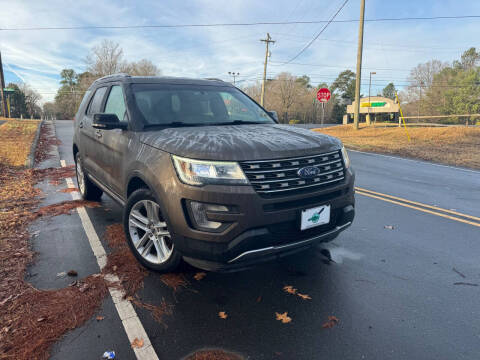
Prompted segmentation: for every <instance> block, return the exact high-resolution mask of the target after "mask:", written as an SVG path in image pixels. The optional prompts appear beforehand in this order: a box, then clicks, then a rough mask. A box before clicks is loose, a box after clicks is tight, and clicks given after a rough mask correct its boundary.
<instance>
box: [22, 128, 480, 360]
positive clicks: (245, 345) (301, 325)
mask: <svg viewBox="0 0 480 360" xmlns="http://www.w3.org/2000/svg"><path fill="white" fill-rule="evenodd" d="M56 130H57V136H58V137H59V139H60V140H61V142H62V144H61V145H60V146H59V156H60V159H64V160H66V162H67V164H73V159H72V154H71V141H72V135H73V128H72V122H70V121H57V122H56ZM350 156H351V160H352V164H353V166H354V168H355V170H356V174H357V186H358V187H359V188H362V189H365V190H362V191H359V193H358V194H357V196H356V199H357V204H356V219H355V222H354V224H353V225H352V226H351V227H350V228H349V229H348V230H347V231H345V232H344V233H342V234H341V235H340V236H339V238H337V239H336V240H335V241H334V242H333V243H330V244H327V245H325V246H323V247H321V248H318V249H317V250H315V251H311V252H308V253H301V254H298V255H296V256H294V257H291V258H288V259H285V260H283V261H282V262H279V263H271V264H266V265H262V266H259V267H257V268H255V269H252V270H248V271H244V272H239V273H231V274H217V273H208V274H207V276H206V277H205V278H204V279H203V280H201V281H196V280H194V279H193V278H192V275H193V274H194V273H195V270H194V269H189V268H187V269H186V275H185V276H186V278H187V279H189V281H190V284H189V286H188V287H187V288H186V289H182V290H180V291H177V292H176V293H174V292H173V291H172V290H171V289H170V288H169V287H167V286H165V285H164V284H163V283H162V282H161V281H160V278H159V275H158V274H155V273H150V274H149V276H148V277H147V278H146V280H145V285H144V288H143V289H142V290H141V291H140V292H139V296H140V297H141V298H142V299H143V300H144V301H145V302H150V303H154V304H159V302H160V301H161V300H162V299H164V300H165V301H166V302H167V303H169V304H171V305H172V306H173V314H172V315H170V316H167V317H165V320H164V322H165V324H164V325H161V324H159V323H157V322H156V321H154V320H153V318H152V316H151V314H150V313H149V312H147V311H145V310H142V309H136V310H137V313H138V316H139V318H140V320H141V322H142V324H143V327H144V328H145V330H146V332H147V334H148V336H149V338H150V340H151V342H152V344H153V348H154V350H155V352H156V353H157V355H158V357H159V358H160V359H181V358H182V357H184V356H186V355H187V354H189V353H191V352H193V351H195V350H198V349H201V348H223V349H227V350H230V351H234V352H237V353H239V354H241V355H242V356H244V357H245V358H248V359H382V360H383V359H436V360H438V359H475V358H479V356H480V301H479V300H478V299H479V296H480V286H475V285H480V262H479V254H480V231H479V230H480V227H478V226H475V225H474V224H470V223H468V222H469V221H470V222H472V223H475V222H476V223H480V222H479V221H477V220H474V219H472V218H467V217H465V216H462V215H461V214H469V215H473V216H477V217H480V172H475V171H470V170H465V169H459V168H452V167H446V166H439V165H434V164H429V163H425V162H419V161H412V160H406V159H400V158H393V157H385V156H380V155H372V154H364V153H359V152H350ZM57 166H58V165H57ZM366 190H370V191H375V192H376V193H381V194H387V195H391V196H395V197H398V198H401V199H407V200H410V201H415V202H418V203H421V204H425V205H429V206H437V207H440V208H443V209H445V210H449V211H450V212H449V213H447V212H445V211H444V210H435V209H433V208H429V207H425V206H423V205H415V206H413V205H412V203H408V202H405V201H404V200H395V202H392V201H386V200H392V199H393V198H387V197H385V196H384V195H378V194H375V193H370V192H367V191H366ZM102 205H103V206H102V207H100V208H93V209H87V213H88V215H89V216H90V218H91V220H92V222H93V224H94V228H95V230H96V232H97V233H98V235H99V237H100V238H101V237H102V235H103V233H104V231H105V227H106V226H107V225H109V224H114V223H119V222H121V211H122V210H121V208H120V207H119V206H118V205H116V204H115V203H114V202H113V201H112V200H110V199H109V198H107V197H106V196H104V197H103V198H102ZM429 211H430V212H429ZM453 212H457V213H461V214H460V215H455V214H453ZM438 214H443V215H444V216H440V215H438ZM447 216H448V217H447ZM63 217H65V216H62V217H57V218H53V219H51V220H49V226H50V227H52V228H54V229H64V230H65V231H52V232H50V235H49V236H50V241H49V242H48V243H49V245H48V247H47V248H45V249H44V247H45V246H47V245H45V244H44V243H43V242H39V241H35V243H34V244H35V249H36V251H39V252H40V254H41V255H40V256H41V259H42V261H41V262H40V265H35V266H33V267H32V268H31V269H30V272H37V273H39V275H38V279H37V280H35V286H38V287H40V288H51V287H56V286H58V287H62V286H64V284H63V283H62V281H63V280H62V279H60V280H55V279H54V280H52V276H51V275H50V277H49V278H48V277H47V276H42V273H49V274H56V273H58V272H61V271H65V266H67V265H65V264H64V262H63V263H62V261H58V258H59V257H62V256H66V257H67V258H68V259H71V261H74V263H75V264H76V266H80V267H82V268H80V269H79V270H80V271H79V273H81V276H85V275H88V274H90V273H95V272H98V266H97V265H96V263H95V258H94V255H93V253H92V252H91V251H89V249H90V247H89V244H88V241H86V239H85V234H84V233H83V232H82V228H81V225H80V220H79V218H78V216H77V215H71V216H70V219H71V220H70V221H72V222H76V223H75V224H71V223H65V220H64V218H63ZM458 219H460V220H462V221H463V222H462V221H460V220H458ZM67 229H70V231H69V232H68V231H66V230H67ZM55 244H56V245H55ZM42 249H44V250H45V251H43V250H42ZM325 249H327V250H329V252H330V255H331V258H332V259H333V260H334V261H333V262H331V261H328V260H327V258H326V257H325V253H326V252H325V251H324V250H325ZM72 253H73V254H72ZM82 264H83V265H82ZM453 269H455V270H456V271H455V270H453ZM457 271H458V272H457ZM460 274H461V275H460ZM462 275H463V276H462ZM468 284H469V285H468ZM285 285H291V286H293V287H294V288H296V289H298V291H299V292H301V293H303V294H308V295H309V296H310V297H311V300H302V299H301V298H299V297H298V296H294V295H290V294H287V293H286V292H284V291H283V290H282V288H283V287H284V286H285ZM219 311H225V312H226V313H227V314H228V318H227V319H225V320H223V319H220V318H219V317H218V312H219ZM275 312H278V313H284V312H288V316H290V317H291V319H292V321H291V322H290V323H288V324H282V323H281V322H280V321H277V320H276V319H275ZM100 313H101V314H103V315H105V316H106V320H108V321H103V322H96V321H94V320H91V321H89V323H88V324H87V325H86V326H84V327H83V328H80V329H76V330H74V331H73V332H71V333H69V334H67V335H66V336H65V338H64V339H62V341H60V342H59V343H58V344H57V345H56V346H55V348H54V351H53V358H55V359H65V358H68V359H86V358H99V357H100V356H101V354H103V351H105V350H107V349H113V350H116V351H117V359H131V358H132V359H133V358H135V357H134V353H133V352H132V350H131V349H130V347H129V344H128V340H127V338H126V336H125V332H124V331H123V328H122V325H121V322H120V319H119V318H118V315H117V313H116V312H115V308H114V307H113V304H112V302H111V299H107V300H106V301H105V303H104V305H103V308H102V310H101V311H100ZM328 316H335V317H337V318H338V319H339V322H338V324H337V325H336V326H334V327H333V328H323V327H322V325H323V324H324V323H325V322H326V321H327V320H328Z"/></svg>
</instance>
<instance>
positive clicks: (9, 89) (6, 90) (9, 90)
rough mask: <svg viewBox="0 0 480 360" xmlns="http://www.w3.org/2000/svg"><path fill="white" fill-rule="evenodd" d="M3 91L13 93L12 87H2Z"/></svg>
mask: <svg viewBox="0 0 480 360" xmlns="http://www.w3.org/2000/svg"><path fill="white" fill-rule="evenodd" d="M3 92H5V93H14V92H15V89H12V88H3Z"/></svg>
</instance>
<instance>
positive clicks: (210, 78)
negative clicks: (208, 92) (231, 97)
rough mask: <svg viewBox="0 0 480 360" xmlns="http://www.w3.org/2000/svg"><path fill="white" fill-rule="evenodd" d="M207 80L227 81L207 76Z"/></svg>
mask: <svg viewBox="0 0 480 360" xmlns="http://www.w3.org/2000/svg"><path fill="white" fill-rule="evenodd" d="M205 80H213V81H221V82H225V81H223V80H222V79H218V78H205Z"/></svg>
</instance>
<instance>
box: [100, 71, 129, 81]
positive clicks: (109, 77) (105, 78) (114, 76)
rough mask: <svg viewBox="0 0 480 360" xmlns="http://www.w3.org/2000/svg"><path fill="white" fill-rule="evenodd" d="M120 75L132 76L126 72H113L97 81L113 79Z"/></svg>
mask: <svg viewBox="0 0 480 360" xmlns="http://www.w3.org/2000/svg"><path fill="white" fill-rule="evenodd" d="M119 77H122V78H123V77H130V75H128V74H125V73H118V74H112V75H106V76H102V77H101V78H100V79H97V80H95V81H101V80H107V79H111V78H119Z"/></svg>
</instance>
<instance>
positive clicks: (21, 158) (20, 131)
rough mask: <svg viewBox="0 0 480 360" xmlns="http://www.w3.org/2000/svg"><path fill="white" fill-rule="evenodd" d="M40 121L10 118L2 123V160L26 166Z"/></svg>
mask: <svg viewBox="0 0 480 360" xmlns="http://www.w3.org/2000/svg"><path fill="white" fill-rule="evenodd" d="M38 124H39V122H38V121H35V120H34V121H31V120H9V121H7V122H5V123H3V124H2V125H0V139H1V143H0V162H1V163H3V164H4V165H10V166H24V165H25V160H26V159H27V156H28V154H29V153H30V147H31V144H32V141H33V138H34V137H35V132H36V131H37V127H38Z"/></svg>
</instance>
